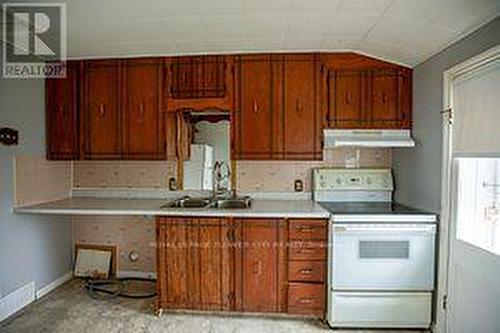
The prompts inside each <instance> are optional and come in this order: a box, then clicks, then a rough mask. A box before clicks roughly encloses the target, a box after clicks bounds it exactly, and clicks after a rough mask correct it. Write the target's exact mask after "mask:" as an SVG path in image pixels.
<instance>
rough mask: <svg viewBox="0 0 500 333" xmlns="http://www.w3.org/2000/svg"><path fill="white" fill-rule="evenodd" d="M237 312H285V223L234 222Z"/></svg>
mask: <svg viewBox="0 0 500 333" xmlns="http://www.w3.org/2000/svg"><path fill="white" fill-rule="evenodd" d="M236 228H237V229H236V239H235V240H236V245H237V246H236V255H235V258H236V262H235V295H236V304H235V305H236V310H239V311H248V312H285V310H286V308H285V305H286V252H285V251H286V249H285V248H284V247H283V246H280V245H282V244H280V243H284V242H283V241H284V240H286V222H285V220H274V219H240V220H236Z"/></svg>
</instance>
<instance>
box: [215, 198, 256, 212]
mask: <svg viewBox="0 0 500 333" xmlns="http://www.w3.org/2000/svg"><path fill="white" fill-rule="evenodd" d="M251 206H252V199H251V198H250V197H239V198H238V197H236V198H220V199H215V200H214V201H213V202H212V204H211V205H210V207H211V208H216V209H245V208H250V207H251Z"/></svg>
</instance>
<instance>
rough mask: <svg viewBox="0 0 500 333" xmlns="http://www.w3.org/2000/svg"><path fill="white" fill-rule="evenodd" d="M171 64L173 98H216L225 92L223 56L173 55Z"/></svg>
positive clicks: (171, 92) (224, 63)
mask: <svg viewBox="0 0 500 333" xmlns="http://www.w3.org/2000/svg"><path fill="white" fill-rule="evenodd" d="M171 66H172V69H171V71H172V74H171V75H172V81H171V84H170V89H171V91H170V95H171V96H172V98H173V99H189V98H216V97H223V96H225V95H226V94H227V82H226V78H225V74H226V62H225V59H224V56H198V57H174V58H173V59H172V65H171Z"/></svg>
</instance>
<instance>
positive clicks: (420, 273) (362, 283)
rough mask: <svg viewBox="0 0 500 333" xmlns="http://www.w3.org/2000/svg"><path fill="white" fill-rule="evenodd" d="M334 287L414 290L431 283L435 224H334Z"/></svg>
mask: <svg viewBox="0 0 500 333" xmlns="http://www.w3.org/2000/svg"><path fill="white" fill-rule="evenodd" d="M331 230H332V233H333V234H332V235H331V236H332V238H331V239H332V241H333V246H332V252H333V253H332V254H331V257H330V258H331V270H332V271H331V272H330V277H331V285H330V287H331V288H332V289H333V290H338V291H344V290H392V291H394V290H405V291H406V290H414V291H428V290H432V289H433V286H434V246H435V234H436V225H432V224H364V223H361V224H335V223H334V224H333V225H332V228H331Z"/></svg>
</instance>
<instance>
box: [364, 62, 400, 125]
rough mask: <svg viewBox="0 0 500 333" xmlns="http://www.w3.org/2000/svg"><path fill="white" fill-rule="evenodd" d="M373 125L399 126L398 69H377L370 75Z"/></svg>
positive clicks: (370, 117) (370, 115)
mask: <svg viewBox="0 0 500 333" xmlns="http://www.w3.org/2000/svg"><path fill="white" fill-rule="evenodd" d="M369 85H370V90H371V91H370V100H369V101H370V114H369V121H370V125H371V127H375V128H393V127H398V126H399V121H400V117H399V116H400V115H399V112H398V75H397V71H396V70H375V71H372V73H371V75H370V82H369Z"/></svg>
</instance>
